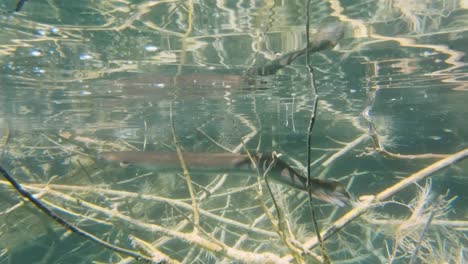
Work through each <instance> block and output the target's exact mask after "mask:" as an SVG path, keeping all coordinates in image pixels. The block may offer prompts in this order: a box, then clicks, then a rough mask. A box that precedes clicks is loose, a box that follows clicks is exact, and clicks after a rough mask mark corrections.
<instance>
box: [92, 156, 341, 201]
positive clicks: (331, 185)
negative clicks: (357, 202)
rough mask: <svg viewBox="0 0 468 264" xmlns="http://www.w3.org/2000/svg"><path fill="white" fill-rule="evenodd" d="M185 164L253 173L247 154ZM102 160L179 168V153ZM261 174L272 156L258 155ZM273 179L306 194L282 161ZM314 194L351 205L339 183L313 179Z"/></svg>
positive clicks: (187, 158) (199, 158) (187, 159)
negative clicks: (246, 170)
mask: <svg viewBox="0 0 468 264" xmlns="http://www.w3.org/2000/svg"><path fill="white" fill-rule="evenodd" d="M183 155H184V160H185V162H186V164H187V166H188V167H189V170H193V171H225V172H232V171H239V170H243V169H244V170H245V169H248V170H250V171H252V170H253V169H254V166H253V164H252V162H251V161H250V158H249V156H248V155H247V154H234V153H190V152H189V153H187V152H186V153H184V154H183ZM100 158H101V159H104V160H107V161H113V162H119V163H121V164H125V165H130V164H132V165H138V166H142V167H145V168H149V169H156V170H164V169H175V168H179V167H180V162H179V158H178V156H177V153H176V152H143V151H119V152H103V153H101V154H100ZM252 158H253V160H254V162H255V163H256V166H257V168H258V169H259V171H260V173H263V172H265V170H266V169H267V168H268V167H269V166H270V164H271V162H272V161H273V158H272V155H268V154H257V155H254V156H253V157H252ZM268 177H270V179H272V180H274V181H276V182H279V183H282V184H284V185H288V186H291V187H294V188H297V189H300V190H303V191H307V178H306V177H304V176H302V175H301V174H299V173H298V172H297V171H296V170H294V169H293V168H291V167H290V166H289V165H288V164H286V163H285V162H284V161H282V160H281V159H278V158H277V159H276V160H275V163H274V164H273V165H272V167H271V168H270V170H269V172H268ZM311 193H312V196H313V197H314V198H317V199H319V200H322V201H325V202H328V203H332V204H335V205H338V206H344V205H345V204H347V203H348V202H349V199H350V196H349V193H348V192H347V191H346V189H345V188H344V187H343V186H342V185H341V184H340V183H339V182H337V181H333V180H322V179H315V178H312V182H311Z"/></svg>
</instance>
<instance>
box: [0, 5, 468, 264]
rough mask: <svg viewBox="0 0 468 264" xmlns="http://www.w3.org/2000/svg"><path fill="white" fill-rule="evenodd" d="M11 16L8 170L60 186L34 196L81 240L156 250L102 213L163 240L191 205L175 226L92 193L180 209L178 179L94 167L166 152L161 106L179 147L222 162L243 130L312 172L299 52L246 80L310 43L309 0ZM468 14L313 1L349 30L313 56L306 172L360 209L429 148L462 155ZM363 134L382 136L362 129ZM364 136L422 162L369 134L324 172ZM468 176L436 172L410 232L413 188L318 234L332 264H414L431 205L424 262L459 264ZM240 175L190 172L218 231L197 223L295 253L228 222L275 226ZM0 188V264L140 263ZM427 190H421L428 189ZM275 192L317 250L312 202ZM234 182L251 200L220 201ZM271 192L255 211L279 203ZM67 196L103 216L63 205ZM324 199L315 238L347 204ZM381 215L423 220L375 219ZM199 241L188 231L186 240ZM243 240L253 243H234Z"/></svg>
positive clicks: (144, 209)
mask: <svg viewBox="0 0 468 264" xmlns="http://www.w3.org/2000/svg"><path fill="white" fill-rule="evenodd" d="M15 4H16V1H10V0H8V1H2V2H1V3H0V8H1V13H0V28H1V29H0V100H1V101H0V133H1V134H0V136H1V142H0V144H1V145H0V146H1V150H2V156H1V159H0V161H1V164H2V166H5V167H6V168H7V169H8V170H10V171H11V172H12V174H13V175H15V177H16V178H17V179H18V180H19V181H21V182H22V183H24V184H25V185H28V186H30V187H34V186H33V185H32V184H36V183H38V184H44V183H47V182H49V181H51V183H52V184H58V185H60V186H59V187H63V188H65V187H68V188H69V189H57V191H59V192H60V194H57V193H55V194H54V193H46V194H43V196H42V199H43V200H44V201H47V202H49V203H50V204H48V205H49V206H50V207H51V208H54V210H56V212H57V213H58V214H59V215H61V216H62V217H63V218H65V219H67V220H69V221H70V222H71V223H73V224H75V225H77V226H79V227H81V228H83V229H85V230H87V231H88V232H89V233H92V234H94V235H96V236H97V237H100V238H102V239H104V240H106V241H108V242H110V243H112V244H116V245H119V246H121V247H125V248H128V249H132V250H135V251H139V248H135V247H134V245H133V244H132V242H131V241H130V239H129V235H133V236H136V237H138V238H140V239H142V240H145V241H147V242H148V243H153V242H155V241H159V239H161V237H162V236H163V234H162V233H161V232H154V231H151V230H149V229H148V228H145V227H143V226H142V225H138V224H135V223H131V221H130V220H128V219H127V220H125V219H122V218H121V219H119V218H118V217H111V216H109V214H106V213H105V211H104V209H111V208H114V209H115V210H117V211H118V212H120V213H121V214H122V215H123V216H128V217H131V218H132V219H133V220H137V221H140V223H147V224H154V225H158V226H161V227H163V228H166V229H168V230H175V229H176V225H177V224H178V223H181V222H183V221H186V218H192V214H191V211H190V210H186V209H184V210H183V211H182V212H183V213H184V216H182V214H181V212H180V211H178V210H182V209H180V208H178V207H177V206H174V207H177V208H178V209H174V207H172V206H170V205H168V204H167V203H164V202H160V201H151V200H145V199H142V198H141V197H136V198H135V197H134V198H129V197H121V196H119V195H117V194H115V193H114V194H107V193H103V192H102V191H100V190H99V189H93V188H94V187H97V188H102V189H106V190H114V191H117V190H123V191H128V192H130V193H132V194H143V193H145V194H150V195H154V196H158V197H165V198H170V199H173V200H172V201H174V200H175V201H179V202H183V203H186V204H187V205H190V201H188V200H187V199H188V198H189V195H188V192H187V187H186V185H185V181H184V180H183V178H181V177H178V176H177V173H179V174H180V170H177V168H175V171H174V173H170V174H161V173H159V174H158V173H157V172H155V171H151V170H146V169H142V168H134V167H129V168H121V167H119V166H118V165H117V164H108V163H104V162H102V161H101V160H96V158H95V157H96V155H98V153H99V152H101V151H104V150H106V151H109V150H124V149H127V150H128V149H136V150H147V151H150V150H154V151H174V144H173V141H172V134H173V133H172V130H171V126H170V116H171V105H172V116H173V119H174V122H175V129H176V134H177V136H178V138H179V140H180V143H181V145H183V148H184V149H185V150H186V151H191V152H225V151H226V150H224V149H222V148H220V147H219V146H218V145H216V144H214V143H213V141H216V142H217V143H218V144H220V145H223V146H224V147H226V148H229V149H231V150H233V149H235V148H236V147H237V146H239V145H240V142H241V140H242V138H244V137H246V136H248V140H247V142H246V146H247V148H248V149H249V150H251V151H255V150H257V149H258V150H259V151H260V152H270V151H278V152H281V153H283V154H285V155H287V156H288V157H291V158H294V159H296V160H298V161H299V162H300V163H302V164H305V162H306V153H307V149H306V142H307V134H306V131H307V127H308V122H309V119H310V115H311V110H312V109H313V100H314V95H313V93H312V92H311V87H310V80H309V79H308V78H309V75H308V70H307V68H306V67H305V58H299V59H298V60H296V61H294V62H293V63H292V65H290V66H288V67H286V68H284V69H282V70H280V71H279V72H278V73H276V74H275V75H270V76H265V77H253V78H249V79H247V78H246V77H245V71H246V70H247V69H249V68H250V67H252V66H261V65H263V64H265V63H267V62H268V61H270V60H272V59H274V58H275V56H277V54H280V53H286V52H289V51H293V50H298V49H301V48H303V47H304V46H305V43H306V41H305V40H306V36H305V14H304V12H305V4H304V1H296V0H294V1H216V2H215V1H194V2H184V1H183V2H178V1H114V0H106V1H52V0H47V1H46V0H30V1H27V2H26V3H25V5H24V7H23V9H22V10H21V12H17V13H13V12H11V10H12V9H14V6H15ZM467 8H468V3H467V2H466V1H409V2H405V1H366V2H361V1H341V3H340V1H333V0H329V1H312V3H311V29H312V30H313V31H315V30H317V28H319V27H321V25H324V24H326V23H329V22H340V23H342V24H343V25H345V26H346V33H345V37H344V39H342V40H341V41H340V43H339V45H338V46H337V47H335V48H334V49H333V50H328V51H324V52H321V53H318V54H313V55H312V56H311V57H310V58H311V62H312V64H313V66H314V67H315V78H316V84H317V89H318V96H319V100H320V101H319V104H318V112H317V120H316V125H315V127H314V130H313V136H312V148H313V149H312V160H313V161H317V163H314V167H313V170H312V171H313V173H314V176H317V177H322V178H333V179H338V180H340V181H341V182H342V183H343V184H345V185H348V190H349V192H350V193H351V194H352V195H353V196H354V197H355V198H356V199H357V198H359V197H361V196H363V195H371V194H376V193H378V192H380V191H382V190H384V189H385V188H387V187H389V186H391V185H393V184H394V183H396V182H397V181H399V180H400V179H402V178H404V177H407V176H409V175H410V174H412V173H414V172H416V171H419V170H421V169H423V168H425V167H426V166H429V165H430V164H432V163H433V162H436V161H437V160H439V159H441V157H424V156H420V155H422V154H428V153H432V154H447V155H449V154H453V153H455V152H457V151H461V150H463V149H465V148H467V140H468V122H467V118H466V116H467V115H468V108H467V107H466V101H467V100H468V86H467V81H468V71H467V66H466V57H465V53H466V52H467V47H468V46H467V45H466V43H467V39H468V22H467V21H468V11H467ZM175 76H179V77H177V82H174V79H175V78H176V77H175ZM363 113H368V115H369V116H370V118H371V119H370V121H371V122H369V120H366V119H365V118H364V117H363ZM370 126H373V127H375V131H371V132H369V127H370ZM200 131H201V132H200ZM254 132H256V133H254ZM372 132H375V133H376V137H377V138H378V139H379V141H380V144H381V145H382V147H383V148H384V149H385V150H386V151H389V152H391V153H394V154H405V155H416V158H415V157H414V156H411V157H409V156H404V157H399V158H396V157H389V156H388V155H384V154H383V153H381V152H375V151H373V149H374V146H375V145H374V144H373V143H372V140H370V139H369V138H367V139H366V140H365V141H363V142H362V143H360V144H358V145H356V146H355V147H353V148H351V149H350V150H349V151H348V152H346V153H345V154H344V155H342V156H340V157H339V158H338V159H336V160H334V161H333V162H332V163H330V164H328V163H324V162H325V161H326V160H327V159H328V158H330V157H332V155H333V154H335V153H337V152H338V151H339V150H340V149H342V148H344V147H345V146H346V145H347V144H348V143H350V142H352V141H353V140H355V139H357V138H359V137H360V136H362V135H366V134H368V133H369V134H372ZM241 149H242V148H241ZM418 155H419V156H418ZM324 164H327V166H325V165H324ZM467 169H468V163H467V162H466V161H465V162H463V161H462V162H460V163H457V164H455V165H453V166H450V167H449V168H446V169H444V170H441V171H438V172H436V173H434V174H432V175H431V177H430V178H431V179H432V186H431V189H430V192H429V195H428V196H430V197H432V198H428V199H427V200H426V203H424V206H423V207H424V210H425V213H422V214H421V215H420V216H419V218H418V219H419V221H420V222H417V221H416V220H415V218H410V217H411V210H410V209H408V208H407V207H408V206H409V207H411V205H413V204H418V203H417V202H414V201H413V199H414V198H415V197H416V198H418V197H420V196H418V188H416V187H415V186H411V187H408V188H405V189H403V190H401V191H400V192H398V193H397V194H396V195H395V196H393V197H392V200H393V201H395V202H394V203H385V205H380V206H377V207H376V208H375V209H374V210H372V211H369V213H368V214H366V215H365V216H364V217H362V218H361V219H356V220H354V221H352V222H351V223H350V224H349V225H347V226H346V227H345V228H344V229H343V230H342V231H341V232H339V233H338V234H337V235H334V236H332V237H330V238H329V239H328V240H327V241H328V242H327V248H328V250H329V254H330V257H331V259H332V260H333V262H334V263H380V262H388V261H389V260H391V261H392V262H393V263H408V262H409V261H410V258H411V257H410V256H411V254H413V252H414V247H415V245H416V244H417V241H418V239H419V237H420V236H421V233H422V230H423V226H424V224H425V223H427V222H428V218H429V215H430V212H431V211H434V212H435V213H436V214H435V216H434V219H433V220H432V222H431V225H430V227H429V229H428V231H427V232H425V233H424V235H423V238H424V243H422V249H421V251H420V253H419V257H420V258H419V259H418V261H417V263H441V261H442V260H443V261H447V262H448V263H463V261H466V257H465V256H466V254H467V253H466V246H467V241H466V235H467V233H466V230H467V225H468V224H467V223H466V220H467V215H468V211H467V207H466V204H467V202H468V196H467V194H466V189H467V188H468V183H467V177H468V175H467V172H466V171H467ZM147 173H151V174H150V175H146V174H147ZM145 175H146V176H145ZM52 176H56V177H54V178H52ZM140 176H141V177H140ZM245 176H246V177H238V176H236V177H227V178H226V181H225V182H219V181H218V180H219V178H216V176H215V175H196V174H195V175H194V176H193V179H194V181H195V182H196V183H198V184H199V185H201V186H203V188H202V187H200V186H198V185H197V186H195V191H196V192H197V195H198V196H201V195H202V194H203V193H204V191H203V190H204V188H213V185H214V184H213V182H215V183H219V185H218V186H219V188H218V189H216V191H214V192H213V193H212V195H211V196H210V197H208V198H206V199H204V200H203V201H201V202H200V203H199V206H200V208H202V209H203V210H205V211H212V213H213V214H215V215H217V216H220V217H224V220H220V219H213V218H210V217H207V216H206V213H205V214H202V216H201V223H200V225H201V227H202V228H203V229H204V230H205V231H206V232H207V233H209V234H210V236H213V237H214V238H216V239H218V240H219V241H222V242H223V243H225V244H226V245H227V246H228V247H235V248H237V249H240V250H243V251H245V252H255V253H263V252H272V253H274V254H276V255H277V256H280V257H284V256H286V255H288V254H290V251H289V250H288V248H287V246H285V244H284V243H283V242H282V241H281V240H279V239H277V238H273V239H272V238H271V237H269V236H265V235H264V234H263V235H262V234H260V233H258V232H257V233H256V232H252V231H247V230H246V229H245V228H239V227H238V226H235V225H231V224H229V223H226V221H227V220H226V219H229V220H232V221H235V222H236V223H240V224H244V225H249V226H250V225H252V226H253V227H255V228H260V229H262V230H267V231H269V232H273V230H274V229H273V228H272V225H271V223H270V222H269V221H268V220H266V219H264V218H262V216H263V215H264V212H263V210H262V209H261V208H260V207H259V203H258V201H257V200H256V199H255V197H256V192H255V189H253V188H250V189H249V188H247V187H246V186H251V185H252V184H254V183H255V177H248V176H255V174H253V175H245ZM129 179H132V180H131V181H128V180H129ZM1 183H2V184H1V185H0V186H1V187H0V196H1V199H0V218H1V220H0V263H90V262H93V261H95V262H96V263H127V262H124V261H129V262H132V260H131V259H125V258H126V257H125V256H123V255H120V256H119V255H117V254H115V253H112V252H111V251H108V250H104V249H102V248H101V247H99V246H97V245H95V244H93V243H92V242H90V241H87V240H85V239H83V238H80V237H77V236H76V235H70V234H66V233H65V231H64V229H62V228H61V227H60V226H58V225H57V224H55V223H53V222H52V221H51V220H50V219H48V218H46V217H45V216H42V215H41V213H40V212H38V211H37V209H35V208H33V207H32V206H28V205H22V204H18V203H19V199H18V196H17V194H16V193H15V192H13V191H12V189H11V188H10V187H9V185H8V184H7V183H6V182H4V181H2V182H1ZM210 183H211V185H210ZM419 185H420V186H422V187H424V186H426V187H427V186H429V184H428V183H427V182H426V181H421V182H419ZM77 186H81V187H84V188H87V191H83V190H78V189H77V188H76V187H77ZM264 187H265V186H264ZM274 187H275V189H274V191H275V193H276V197H277V198H278V200H280V201H281V202H282V203H283V207H284V208H285V210H286V211H288V219H289V220H290V222H291V223H290V226H291V230H292V231H291V232H292V233H293V234H294V236H295V237H296V239H297V240H298V241H299V242H301V243H304V242H306V241H309V240H310V239H312V238H313V237H314V229H313V225H312V224H311V219H310V210H309V207H308V205H307V197H306V195H304V194H301V193H299V192H298V191H295V190H290V189H288V188H286V187H280V186H278V185H275V186H274ZM239 188H244V189H245V190H243V191H240V192H236V193H232V194H229V193H228V192H229V191H232V190H237V189H239ZM54 190H55V189H54ZM30 191H31V192H32V193H34V194H37V193H40V191H39V190H38V189H30ZM263 191H264V195H263V200H264V201H265V203H266V204H267V206H272V202H271V199H270V198H269V195H268V194H267V192H266V189H265V188H264V189H263ZM67 195H69V197H73V199H80V200H82V201H86V202H89V203H92V204H95V205H97V206H100V208H101V209H102V210H101V209H96V208H94V209H93V208H90V207H86V206H84V205H83V204H80V203H76V202H72V201H66V197H68V196H67ZM216 195H218V196H216ZM440 195H447V196H446V197H445V199H446V200H450V199H451V198H453V197H455V196H456V197H457V198H456V199H455V200H453V201H451V202H450V209H449V208H448V205H445V206H442V207H443V208H444V209H445V211H444V210H442V209H437V210H436V209H433V208H434V206H435V204H437V202H436V201H437V197H439V196H440ZM316 204H317V205H318V204H320V205H321V206H320V207H318V208H320V210H318V211H319V214H318V220H319V223H320V225H321V227H322V228H327V227H328V226H330V225H331V224H332V223H333V222H334V221H335V220H337V219H339V218H340V217H341V216H343V215H344V214H345V213H346V212H348V211H349V210H351V209H352V206H348V207H345V208H340V209H338V210H337V211H336V212H335V208H334V207H333V206H329V205H323V206H322V203H320V202H318V201H316ZM420 204H421V203H420ZM53 205H54V206H55V207H54V206H53ZM60 208H61V209H62V210H59V209H60ZM431 208H432V209H431ZM64 210H66V211H64ZM86 217H88V218H86ZM256 219H257V220H256ZM390 219H393V220H395V219H400V220H407V219H410V220H409V221H408V222H406V223H418V224H415V225H413V226H402V225H400V226H398V225H391V224H389V222H385V223H384V224H382V222H380V223H379V222H378V221H373V220H390ZM442 220H444V221H447V222H441V221H442ZM437 221H439V222H437ZM454 221H459V222H454ZM455 223H458V224H459V226H457V227H454V224H455ZM191 230H192V225H191V224H190V223H188V224H186V226H185V227H183V228H181V229H180V230H179V231H180V232H183V233H189V232H190V231H191ZM244 234H246V235H248V236H247V237H246V238H245V240H244V241H243V242H242V243H241V242H239V238H240V236H241V235H244ZM200 236H201V237H206V236H207V235H206V234H202V235H200ZM168 237H170V239H167V240H165V241H163V242H160V243H159V244H157V245H155V247H156V248H158V249H159V250H160V251H162V252H164V253H165V254H167V255H168V256H170V257H172V258H174V259H176V260H178V261H185V263H192V262H193V263H215V262H222V261H225V263H229V261H238V260H235V258H234V260H232V259H233V258H232V257H231V258H227V257H226V254H224V253H218V254H214V253H212V252H209V251H208V250H206V249H202V247H200V246H197V245H195V244H193V243H192V244H189V243H187V241H183V239H180V238H174V237H173V236H172V237H171V236H168ZM394 249H395V250H394ZM392 250H394V251H395V252H393V253H392ZM316 252H317V253H319V251H318V250H317V251H316ZM142 254H144V253H142ZM121 258H122V259H125V260H121ZM307 261H309V262H310V261H311V260H310V259H307Z"/></svg>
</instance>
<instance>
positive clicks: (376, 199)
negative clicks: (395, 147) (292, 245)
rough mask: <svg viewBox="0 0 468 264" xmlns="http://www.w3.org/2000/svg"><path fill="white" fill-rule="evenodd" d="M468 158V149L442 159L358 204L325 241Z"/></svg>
mask: <svg viewBox="0 0 468 264" xmlns="http://www.w3.org/2000/svg"><path fill="white" fill-rule="evenodd" d="M467 157H468V149H464V150H462V151H459V152H457V153H455V154H452V155H450V156H449V157H447V158H445V159H442V160H440V161H438V162H436V163H433V164H432V165H430V166H428V167H426V168H424V169H422V170H420V171H418V172H416V173H414V174H412V175H409V176H408V177H406V178H405V179H403V180H401V181H400V182H398V183H396V184H395V185H393V186H391V187H389V188H387V189H385V190H383V191H382V192H380V193H378V194H376V195H374V196H371V197H369V199H367V200H365V201H363V202H360V203H357V204H356V205H355V206H354V208H353V209H351V210H350V211H349V212H348V213H346V214H345V215H344V216H343V217H341V218H340V219H338V220H337V221H335V223H333V224H332V225H331V226H330V227H328V228H327V229H325V230H324V231H322V232H321V235H322V237H323V239H328V238H329V237H331V236H332V235H334V234H336V233H337V232H338V231H339V230H340V229H342V228H343V227H344V226H345V225H347V224H348V223H350V222H351V221H353V220H354V219H356V218H358V217H359V216H361V215H362V214H364V213H366V212H367V211H368V210H369V209H371V208H373V207H375V206H377V205H378V204H379V203H380V202H381V201H384V200H386V199H389V198H390V197H392V196H393V195H394V194H395V193H397V192H398V191H400V190H402V189H404V188H406V187H408V186H409V185H411V184H413V183H416V182H418V181H420V180H422V179H424V178H426V177H428V176H430V175H431V174H433V173H435V172H437V171H439V170H441V169H443V168H445V167H448V166H450V165H453V164H455V163H457V162H459V161H461V160H463V159H465V158H467ZM317 245H318V240H317V237H314V238H312V239H310V240H309V241H307V242H306V243H304V246H305V247H306V248H308V249H311V248H313V247H316V246H317ZM283 259H284V260H288V261H291V260H292V256H291V255H287V256H285V257H284V258H283Z"/></svg>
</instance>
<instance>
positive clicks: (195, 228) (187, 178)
mask: <svg viewBox="0 0 468 264" xmlns="http://www.w3.org/2000/svg"><path fill="white" fill-rule="evenodd" d="M170 119H171V129H172V139H173V141H174V145H175V147H176V150H177V156H178V157H179V161H180V165H181V166H182V170H183V172H184V176H185V181H186V182H187V187H188V190H189V193H190V198H191V199H192V207H193V222H194V223H195V225H194V226H193V232H194V233H197V232H198V226H199V225H200V212H199V209H198V205H197V197H196V196H195V191H194V190H193V185H192V179H191V177H190V173H189V171H188V169H187V164H186V163H185V159H184V154H183V153H182V149H181V147H180V144H179V141H178V140H177V135H176V130H175V125H174V117H173V112H172V103H171V106H170Z"/></svg>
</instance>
